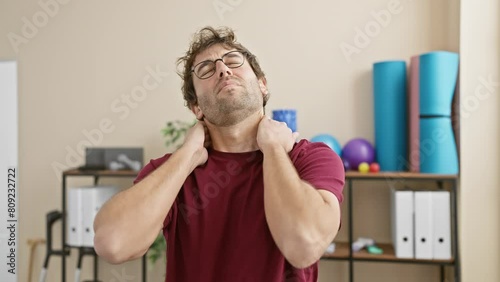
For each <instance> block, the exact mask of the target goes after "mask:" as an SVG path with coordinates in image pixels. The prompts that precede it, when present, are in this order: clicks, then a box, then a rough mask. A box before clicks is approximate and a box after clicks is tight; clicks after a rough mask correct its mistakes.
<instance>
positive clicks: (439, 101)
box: [419, 51, 458, 116]
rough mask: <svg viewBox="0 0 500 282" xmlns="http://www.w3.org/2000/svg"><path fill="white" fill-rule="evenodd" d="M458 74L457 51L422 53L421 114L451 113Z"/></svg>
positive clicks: (447, 114)
mask: <svg viewBox="0 0 500 282" xmlns="http://www.w3.org/2000/svg"><path fill="white" fill-rule="evenodd" d="M457 74H458V54H457V53H452V52H446V51H436V52H430V53H427V54H423V55H420V73H419V75H420V85H419V86H420V115H441V116H450V115H451V102H452V100H453V94H454V93H455V85H456V83H457Z"/></svg>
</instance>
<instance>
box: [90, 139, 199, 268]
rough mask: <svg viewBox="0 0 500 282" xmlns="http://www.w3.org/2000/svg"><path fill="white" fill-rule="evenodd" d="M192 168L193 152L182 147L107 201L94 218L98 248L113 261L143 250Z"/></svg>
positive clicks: (141, 252) (121, 259) (151, 238)
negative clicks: (191, 153) (142, 177)
mask: <svg viewBox="0 0 500 282" xmlns="http://www.w3.org/2000/svg"><path fill="white" fill-rule="evenodd" d="M193 169H194V167H193V166H192V162H191V158H190V153H189V152H188V151H187V150H183V149H182V148H181V149H179V150H178V151H177V152H175V153H174V154H173V155H172V156H171V157H170V158H169V159H168V160H167V161H166V162H165V163H164V164H163V165H161V166H160V167H158V168H157V169H156V170H155V171H153V172H152V173H151V174H150V175H148V176H147V177H146V178H144V179H143V180H142V181H141V182H139V183H137V184H136V185H134V186H132V187H131V188H129V189H127V190H125V191H123V192H120V193H119V194H117V195H116V196H115V197H113V198H112V199H111V200H110V201H108V202H107V203H106V204H105V205H104V206H103V207H102V208H101V210H100V211H99V213H98V214H97V216H96V218H95V221H94V230H95V239H94V243H95V249H96V252H97V253H98V254H99V255H100V256H102V257H104V258H105V259H106V260H108V261H109V262H111V263H121V262H123V261H127V260H130V259H134V258H136V257H139V256H141V255H142V254H144V253H145V252H146V251H147V250H148V248H149V246H150V245H151V244H152V243H153V241H154V239H155V238H156V237H157V235H158V232H159V231H160V229H161V228H162V225H163V221H164V219H165V216H166V215H167V213H168V211H169V210H170V208H171V207H172V204H173V202H174V200H175V198H176V196H177V194H178V193H179V190H180V188H181V187H182V184H183V183H184V181H185V179H186V177H187V176H188V175H189V174H190V173H191V171H192V170H193Z"/></svg>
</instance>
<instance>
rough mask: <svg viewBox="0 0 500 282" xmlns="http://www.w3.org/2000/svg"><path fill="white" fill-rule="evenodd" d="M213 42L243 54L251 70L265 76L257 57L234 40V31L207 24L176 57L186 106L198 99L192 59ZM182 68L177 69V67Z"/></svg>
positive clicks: (265, 98) (189, 106) (196, 102)
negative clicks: (186, 49)
mask: <svg viewBox="0 0 500 282" xmlns="http://www.w3.org/2000/svg"><path fill="white" fill-rule="evenodd" d="M215 44H222V46H224V47H225V48H228V49H236V50H238V51H241V52H243V53H244V54H245V57H246V60H247V62H248V63H249V64H250V66H251V67H252V70H253V72H254V73H255V75H256V76H257V78H258V79H260V78H265V74H264V72H263V71H262V69H261V68H260V65H259V62H258V61H257V58H256V57H255V56H254V55H253V54H252V53H251V52H250V51H249V50H248V49H247V48H245V47H243V45H241V43H239V42H237V41H236V36H235V35H234V31H233V30H232V29H230V28H228V27H219V28H217V29H215V28H213V27H211V26H207V27H204V28H202V29H201V30H200V31H198V32H197V33H195V34H194V36H193V39H192V41H191V44H190V46H189V50H188V51H187V52H186V54H185V55H184V56H182V57H180V58H179V59H177V69H178V71H177V73H178V74H179V76H180V77H181V78H182V81H183V83H182V95H183V96H184V100H185V101H186V106H187V107H188V108H189V109H191V107H192V106H194V105H197V104H198V99H197V97H196V93H195V90H194V84H193V72H192V71H191V70H192V68H193V64H194V60H195V58H196V56H197V55H198V54H200V53H201V52H203V51H205V50H206V49H208V48H210V47H211V46H213V45H215ZM180 66H182V69H181V70H179V67H180ZM268 99H269V94H268V95H266V96H265V97H264V104H263V107H265V106H266V104H267V100H268Z"/></svg>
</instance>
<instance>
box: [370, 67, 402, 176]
mask: <svg viewBox="0 0 500 282" xmlns="http://www.w3.org/2000/svg"><path fill="white" fill-rule="evenodd" d="M373 89H374V101H375V110H374V112H375V153H376V159H377V161H378V163H379V165H380V170H381V171H404V170H408V165H409V164H408V142H407V138H408V137H407V128H408V124H407V120H408V117H407V116H408V113H407V95H406V62H405V61H385V62H378V63H375V64H373Z"/></svg>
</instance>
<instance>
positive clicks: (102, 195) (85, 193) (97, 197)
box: [82, 186, 119, 247]
mask: <svg viewBox="0 0 500 282" xmlns="http://www.w3.org/2000/svg"><path fill="white" fill-rule="evenodd" d="M118 191H119V190H118V188H117V187H115V186H91V187H84V188H82V214H83V218H82V223H83V227H82V231H83V235H82V246H84V247H93V246H94V235H95V233H94V219H95V216H96V215H97V212H98V211H99V209H100V208H101V207H102V206H103V205H104V203H106V201H108V200H109V199H110V198H111V197H112V196H113V195H114V194H116V193H118Z"/></svg>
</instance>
